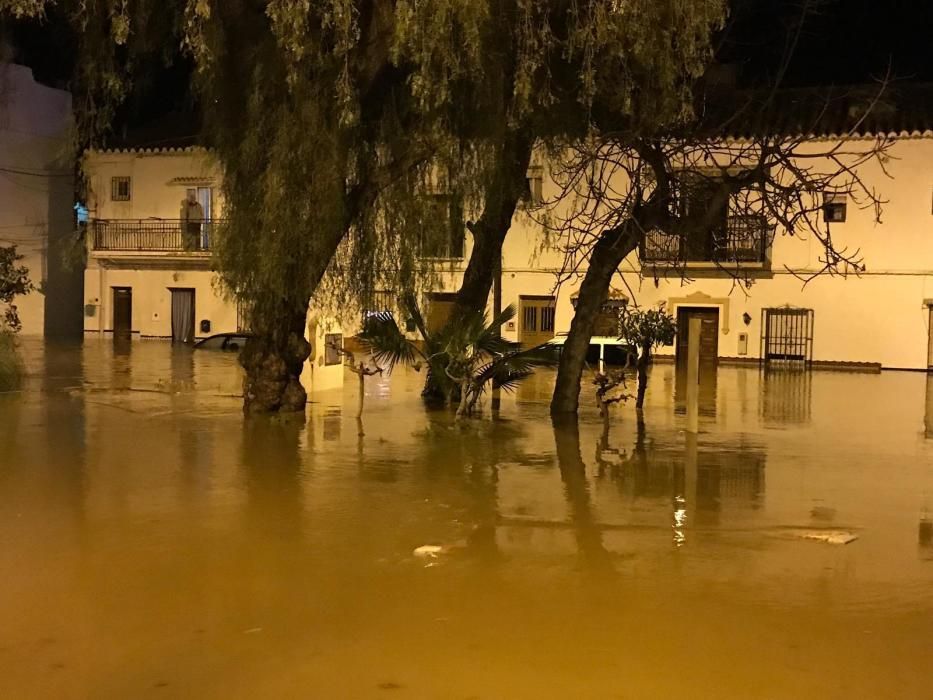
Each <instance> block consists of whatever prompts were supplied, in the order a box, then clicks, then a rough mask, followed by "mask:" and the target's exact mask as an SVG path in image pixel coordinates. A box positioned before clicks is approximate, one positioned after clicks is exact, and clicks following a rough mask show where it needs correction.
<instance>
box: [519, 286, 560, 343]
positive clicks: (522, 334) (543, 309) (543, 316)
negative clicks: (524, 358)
mask: <svg viewBox="0 0 933 700" xmlns="http://www.w3.org/2000/svg"><path fill="white" fill-rule="evenodd" d="M556 308H557V300H556V299H555V298H554V297H552V296H520V297H519V298H518V340H519V342H520V343H521V344H522V345H523V346H524V347H528V348H531V347H535V346H536V345H543V344H544V343H546V342H547V341H549V340H550V339H551V338H553V337H554V316H555V309H556Z"/></svg>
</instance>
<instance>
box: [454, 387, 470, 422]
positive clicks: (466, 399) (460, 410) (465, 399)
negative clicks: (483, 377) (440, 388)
mask: <svg viewBox="0 0 933 700" xmlns="http://www.w3.org/2000/svg"><path fill="white" fill-rule="evenodd" d="M469 406H470V380H469V379H464V380H463V381H461V382H460V403H459V404H458V405H457V415H456V416H455V417H454V423H459V422H460V421H462V420H463V418H464V416H466V415H467V412H468V410H469Z"/></svg>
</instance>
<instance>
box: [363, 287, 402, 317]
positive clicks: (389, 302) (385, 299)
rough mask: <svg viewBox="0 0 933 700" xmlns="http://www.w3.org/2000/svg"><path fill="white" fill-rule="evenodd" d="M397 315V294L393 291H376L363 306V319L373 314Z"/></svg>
mask: <svg viewBox="0 0 933 700" xmlns="http://www.w3.org/2000/svg"><path fill="white" fill-rule="evenodd" d="M378 313H387V314H392V315H394V313H395V292H393V291H391V290H384V291H374V292H373V293H372V295H371V296H370V297H369V299H368V300H367V301H366V302H365V303H364V304H363V318H366V317H367V316H371V315H372V314H378Z"/></svg>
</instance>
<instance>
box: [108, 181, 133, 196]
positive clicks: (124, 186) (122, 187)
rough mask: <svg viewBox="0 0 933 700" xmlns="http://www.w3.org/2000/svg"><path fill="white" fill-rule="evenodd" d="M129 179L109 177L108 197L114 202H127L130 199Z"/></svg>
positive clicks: (131, 193)
mask: <svg viewBox="0 0 933 700" xmlns="http://www.w3.org/2000/svg"><path fill="white" fill-rule="evenodd" d="M132 195H133V192H132V187H131V180H130V178H128V177H113V178H110V199H111V200H112V201H114V202H129V201H130V199H132Z"/></svg>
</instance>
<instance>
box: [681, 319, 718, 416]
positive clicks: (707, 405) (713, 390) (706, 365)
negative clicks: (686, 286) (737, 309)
mask: <svg viewBox="0 0 933 700" xmlns="http://www.w3.org/2000/svg"><path fill="white" fill-rule="evenodd" d="M692 318H699V319H700V376H699V380H700V391H699V395H698V401H699V411H700V414H701V415H716V396H717V385H718V377H717V371H716V369H717V367H718V366H719V309H718V308H709V307H696V306H680V307H678V308H677V347H676V353H677V355H676V360H677V364H676V368H675V373H674V403H675V406H676V408H675V410H676V412H678V413H682V412H684V411H685V410H686V400H687V345H688V343H689V341H690V338H689V335H690V319H692Z"/></svg>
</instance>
